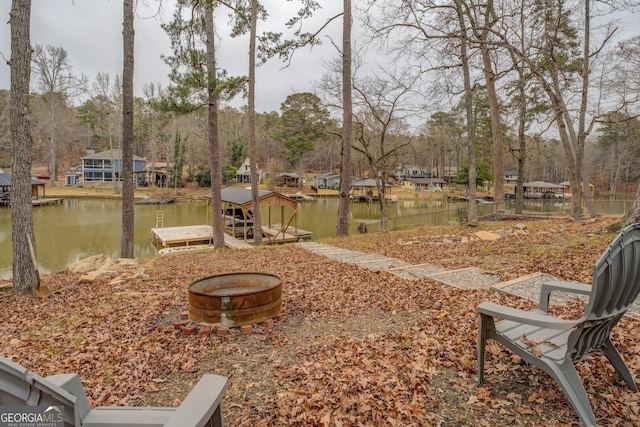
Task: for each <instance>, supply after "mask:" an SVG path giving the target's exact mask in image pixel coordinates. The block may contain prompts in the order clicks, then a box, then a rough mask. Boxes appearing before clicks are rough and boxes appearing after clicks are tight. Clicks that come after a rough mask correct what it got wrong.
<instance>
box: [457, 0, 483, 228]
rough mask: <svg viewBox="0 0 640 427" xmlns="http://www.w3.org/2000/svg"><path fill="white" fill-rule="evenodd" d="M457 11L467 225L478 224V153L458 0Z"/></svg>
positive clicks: (465, 33)
mask: <svg viewBox="0 0 640 427" xmlns="http://www.w3.org/2000/svg"><path fill="white" fill-rule="evenodd" d="M456 9H457V12H458V20H459V23H460V59H461V61H462V74H463V77H464V93H465V107H466V112H467V150H468V156H469V189H468V190H469V192H468V196H469V214H468V217H467V223H468V224H470V225H476V224H477V223H478V207H477V206H476V176H477V172H476V152H475V124H474V119H473V93H472V91H473V89H472V88H471V76H470V73H469V57H468V56H467V26H466V24H465V21H464V15H463V13H462V6H461V5H460V2H459V0H456Z"/></svg>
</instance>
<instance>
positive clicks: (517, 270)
mask: <svg viewBox="0 0 640 427" xmlns="http://www.w3.org/2000/svg"><path fill="white" fill-rule="evenodd" d="M613 221H615V218H601V219H598V220H597V221H595V222H592V223H584V224H580V223H573V222H569V221H565V220H557V221H542V220H540V221H520V222H522V223H524V224H526V226H527V230H528V232H529V234H528V235H512V236H510V237H503V238H501V239H499V240H497V241H473V242H470V243H460V242H457V241H455V240H453V239H445V241H446V242H449V241H450V242H451V243H442V242H443V239H440V238H436V237H435V236H442V235H455V236H468V235H471V234H473V233H475V232H477V231H478V230H494V231H495V230H513V229H514V227H515V224H516V223H515V222H508V221H498V222H483V223H481V224H480V225H479V226H478V227H475V228H471V227H466V226H447V227H419V228H411V229H406V230H399V231H394V232H391V233H388V234H368V235H361V236H353V237H348V238H339V239H328V240H324V241H323V243H326V244H331V245H335V246H338V247H342V248H347V249H352V250H358V251H363V252H367V253H377V254H382V255H386V256H389V257H394V258H398V259H402V260H405V261H407V262H410V263H413V264H425V263H429V264H436V265H440V266H442V267H445V268H447V269H458V268H463V267H478V268H481V269H483V270H485V271H487V272H490V273H496V274H498V275H500V277H501V279H503V280H509V279H513V278H516V277H520V276H524V275H526V274H530V273H534V272H538V271H539V272H544V273H547V274H551V275H553V276H557V277H563V278H566V279H571V280H580V281H586V282H587V283H588V282H590V276H591V269H592V267H593V264H594V262H595V261H596V259H597V258H598V256H599V255H600V253H601V251H602V250H603V249H604V248H605V247H606V246H607V244H608V243H609V242H610V240H611V239H612V238H613V235H610V234H602V233H600V232H599V231H600V230H601V229H603V227H604V226H606V225H608V224H610V223H611V222H613ZM141 263H143V264H144V266H145V269H146V273H147V274H148V278H146V279H135V280H132V281H128V282H124V283H120V284H115V285H110V284H109V280H108V279H107V280H98V281H96V282H93V283H89V284H80V283H79V275H78V274H68V273H58V274H54V275H50V276H46V277H44V278H43V282H44V283H45V284H46V285H47V286H48V287H49V288H51V289H52V290H53V291H54V294H53V295H52V296H51V297H48V298H44V299H36V298H34V297H31V296H24V295H16V294H14V293H12V292H10V291H7V292H4V293H2V294H0V301H1V302H2V304H1V305H0V310H1V315H2V318H3V322H2V325H3V327H2V332H1V333H0V339H1V345H2V354H3V355H5V356H7V357H10V358H12V359H13V360H15V361H17V362H19V363H21V364H23V365H25V366H27V367H28V368H30V369H32V370H34V371H36V372H37V373H39V374H41V375H50V374H54V373H60V372H78V373H80V374H81V377H82V380H83V383H84V385H85V388H86V389H87V391H88V394H89V397H90V400H91V403H92V404H93V405H164V406H176V405H178V404H179V403H180V401H181V400H182V399H183V398H184V397H185V396H186V394H187V393H188V392H189V390H190V389H191V388H192V387H193V385H194V384H195V382H196V381H197V380H198V379H199V378H200V376H201V375H202V374H204V373H217V374H221V375H225V376H227V377H229V383H230V386H229V389H228V391H227V394H226V397H225V400H224V403H223V412H224V417H225V423H226V425H228V426H312V425H317V426H354V425H362V426H380V425H390V426H411V425H414V426H432V425H433V426H437V425H443V426H467V425H486V426H500V425H525V426H526V425H530V426H539V425H547V426H570V425H575V424H578V418H577V417H576V416H575V414H574V412H573V410H572V408H571V407H570V405H569V403H568V402H567V400H566V399H565V398H564V396H563V395H562V393H561V392H560V390H559V388H558V386H557V385H556V384H555V383H554V382H553V381H552V380H551V379H550V378H549V377H548V376H547V375H546V374H544V373H542V372H541V371H540V370H538V369H537V368H535V367H531V366H527V365H524V364H522V363H519V362H520V361H519V360H517V358H516V357H515V356H513V355H512V354H510V353H509V352H508V351H506V350H504V349H503V348H501V347H500V346H499V345H497V344H495V343H493V342H490V344H489V345H488V350H487V362H486V363H487V383H486V385H484V386H483V387H478V386H476V385H475V377H476V334H477V314H476V313H475V307H476V306H477V305H478V304H479V303H480V302H482V301H493V302H497V303H501V304H507V305H511V306H514V307H521V308H531V307H533V303H531V302H530V301H526V300H523V299H520V298H517V297H512V296H509V295H505V294H501V293H496V292H492V291H488V290H461V289H457V288H454V287H451V286H447V285H443V284H440V283H437V282H433V281H430V280H426V279H423V280H418V281H408V280H404V279H402V278H399V277H396V276H393V275H390V274H387V273H384V272H378V273H376V272H372V271H369V270H365V269H362V268H359V267H357V266H355V265H352V264H342V263H339V262H336V261H332V260H329V259H327V258H324V257H321V256H319V255H315V254H312V253H310V252H307V251H305V250H304V249H302V248H299V247H297V246H295V245H289V246H280V247H269V248H258V249H253V250H244V251H240V250H238V251H231V250H224V251H219V252H214V251H211V252H206V253H201V254H189V255H175V256H168V257H162V258H156V259H150V260H141ZM229 271H266V272H271V273H275V274H277V275H279V276H280V277H281V278H282V279H283V300H284V302H285V305H286V319H285V320H284V321H283V322H282V323H281V324H280V325H278V326H277V327H276V328H274V329H272V330H269V331H264V330H260V331H259V332H258V333H254V334H252V335H248V336H231V337H222V338H218V337H215V336H213V337H206V338H197V337H195V336H182V335H181V334H180V333H179V332H177V331H176V330H175V329H174V327H173V322H174V321H175V320H176V319H178V318H179V316H180V314H181V313H182V312H184V311H185V310H186V308H187V297H186V287H187V286H188V285H189V284H190V283H191V282H192V281H193V280H194V279H196V278H199V277H202V276H205V275H211V274H216V273H222V272H229ZM581 308H582V306H581V303H580V302H578V301H576V302H574V303H572V304H571V305H569V306H567V307H555V308H554V309H555V310H556V312H557V313H558V314H559V315H563V316H575V315H577V314H578V313H580V310H581ZM614 332H615V333H614V336H613V338H614V341H615V343H616V344H617V345H618V347H619V349H620V350H621V352H622V354H623V357H624V358H625V360H626V361H627V363H628V364H629V366H630V368H631V370H632V372H633V373H635V374H636V375H638V373H640V323H639V322H638V320H632V319H624V320H623V321H622V322H621V323H620V325H619V326H618V327H617V328H616V329H615V331H614ZM578 367H579V372H580V374H581V377H582V378H583V380H584V383H585V387H586V389H587V392H588V394H589V397H590V400H591V403H592V406H593V408H594V412H595V414H596V418H597V419H598V422H599V424H600V425H620V426H626V425H638V424H640V420H639V418H638V417H639V412H640V406H639V404H640V397H639V396H638V395H637V394H635V393H632V392H631V391H630V390H629V389H628V388H627V387H626V385H625V384H624V382H623V381H621V380H620V379H619V378H618V377H617V374H616V373H615V371H614V370H613V368H612V367H611V366H610V365H609V364H608V362H607V361H606V359H605V358H604V357H603V356H599V355H596V356H593V357H590V358H588V359H587V360H585V361H583V362H581V363H580V364H579V365H578Z"/></svg>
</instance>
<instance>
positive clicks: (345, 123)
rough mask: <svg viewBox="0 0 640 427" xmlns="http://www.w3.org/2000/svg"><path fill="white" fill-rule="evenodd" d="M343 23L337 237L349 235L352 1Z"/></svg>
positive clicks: (346, 7)
mask: <svg viewBox="0 0 640 427" xmlns="http://www.w3.org/2000/svg"><path fill="white" fill-rule="evenodd" d="M343 8H344V14H343V21H342V104H343V105H342V107H343V110H342V180H341V182H340V204H339V206H338V223H337V225H336V236H348V235H349V202H350V200H349V190H350V188H351V138H352V129H353V114H352V113H353V101H352V97H351V0H343Z"/></svg>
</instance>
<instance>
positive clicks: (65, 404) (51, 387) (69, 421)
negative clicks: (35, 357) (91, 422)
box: [33, 374, 81, 427]
mask: <svg viewBox="0 0 640 427" xmlns="http://www.w3.org/2000/svg"><path fill="white" fill-rule="evenodd" d="M33 387H34V388H35V389H37V390H38V391H39V392H40V398H39V401H38V403H37V404H38V405H41V406H45V405H46V406H55V407H57V408H58V409H60V410H62V411H63V412H64V425H65V427H67V426H68V427H75V426H80V425H81V418H80V414H79V413H78V408H77V405H76V397H75V396H74V395H73V394H71V393H69V392H68V391H66V390H64V389H63V388H61V387H59V386H57V385H55V384H53V383H52V382H51V381H48V380H47V379H46V378H43V377H41V376H39V375H35V374H34V375H33ZM62 408H64V409H62Z"/></svg>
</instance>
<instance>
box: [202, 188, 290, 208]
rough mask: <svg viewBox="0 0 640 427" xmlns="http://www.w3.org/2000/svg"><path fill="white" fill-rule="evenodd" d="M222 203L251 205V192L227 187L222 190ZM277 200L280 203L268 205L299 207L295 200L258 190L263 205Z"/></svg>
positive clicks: (209, 196) (245, 189) (272, 192)
mask: <svg viewBox="0 0 640 427" xmlns="http://www.w3.org/2000/svg"><path fill="white" fill-rule="evenodd" d="M221 196H222V202H223V203H228V204H232V205H239V206H244V205H249V204H251V190H250V189H248V188H238V187H227V188H223V189H222V193H221ZM205 197H207V198H211V195H210V194H209V195H207V196H205ZM273 199H277V200H278V201H279V202H276V203H275V204H272V203H267V205H282V204H284V205H286V206H297V204H298V202H296V201H295V200H293V199H291V198H289V197H287V196H285V195H283V194H280V193H276V192H274V191H268V190H258V200H259V201H260V204H261V205H265V204H264V203H263V202H264V201H266V200H273Z"/></svg>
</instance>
